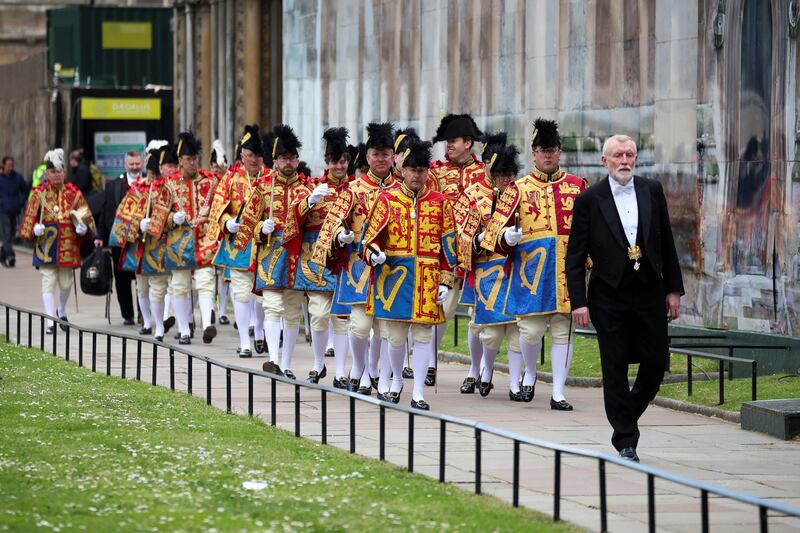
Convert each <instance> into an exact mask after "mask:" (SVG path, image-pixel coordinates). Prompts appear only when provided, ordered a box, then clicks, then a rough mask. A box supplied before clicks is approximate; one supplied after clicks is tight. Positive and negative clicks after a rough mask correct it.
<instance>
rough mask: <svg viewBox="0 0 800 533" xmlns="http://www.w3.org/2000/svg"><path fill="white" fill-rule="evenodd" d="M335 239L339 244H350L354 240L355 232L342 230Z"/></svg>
mask: <svg viewBox="0 0 800 533" xmlns="http://www.w3.org/2000/svg"><path fill="white" fill-rule="evenodd" d="M336 239H337V240H338V241H339V244H341V245H342V246H344V245H345V244H350V243H351V242H353V241H354V240H356V234H355V233H353V232H352V231H343V232H341V233H340V234H339V235H338V236H337V237H336Z"/></svg>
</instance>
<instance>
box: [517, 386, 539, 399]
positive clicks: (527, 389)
mask: <svg viewBox="0 0 800 533" xmlns="http://www.w3.org/2000/svg"><path fill="white" fill-rule="evenodd" d="M535 387H536V384H533V385H523V386H522V390H520V394H522V401H523V402H526V403H530V402H532V401H533V395H534V392H535Z"/></svg>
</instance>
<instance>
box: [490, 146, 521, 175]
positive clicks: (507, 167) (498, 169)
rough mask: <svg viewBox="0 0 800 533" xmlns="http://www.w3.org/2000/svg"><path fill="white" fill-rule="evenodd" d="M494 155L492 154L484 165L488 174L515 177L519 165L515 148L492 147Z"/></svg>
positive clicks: (517, 151) (517, 152)
mask: <svg viewBox="0 0 800 533" xmlns="http://www.w3.org/2000/svg"><path fill="white" fill-rule="evenodd" d="M493 146H494V147H495V148H494V153H493V154H492V156H491V158H490V159H489V161H488V162H487V163H486V165H487V166H488V167H489V172H491V173H492V174H512V175H513V176H516V175H517V173H518V172H519V163H518V162H517V156H518V155H519V150H517V147H516V146H513V145H511V146H499V145H493Z"/></svg>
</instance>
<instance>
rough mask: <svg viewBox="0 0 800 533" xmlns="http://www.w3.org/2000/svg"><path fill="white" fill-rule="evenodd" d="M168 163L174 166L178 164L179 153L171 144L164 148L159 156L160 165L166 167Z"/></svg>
mask: <svg viewBox="0 0 800 533" xmlns="http://www.w3.org/2000/svg"><path fill="white" fill-rule="evenodd" d="M168 163H172V164H173V165H177V164H178V153H177V152H176V151H175V147H174V146H173V145H171V144H165V145H164V146H162V147H161V149H160V152H159V155H158V164H159V165H166V164H168Z"/></svg>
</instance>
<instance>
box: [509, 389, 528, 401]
mask: <svg viewBox="0 0 800 533" xmlns="http://www.w3.org/2000/svg"><path fill="white" fill-rule="evenodd" d="M508 399H509V400H511V401H512V402H524V401H525V395H523V394H522V391H521V390H518V391H517V392H514V391H512V390H510V391H508Z"/></svg>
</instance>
